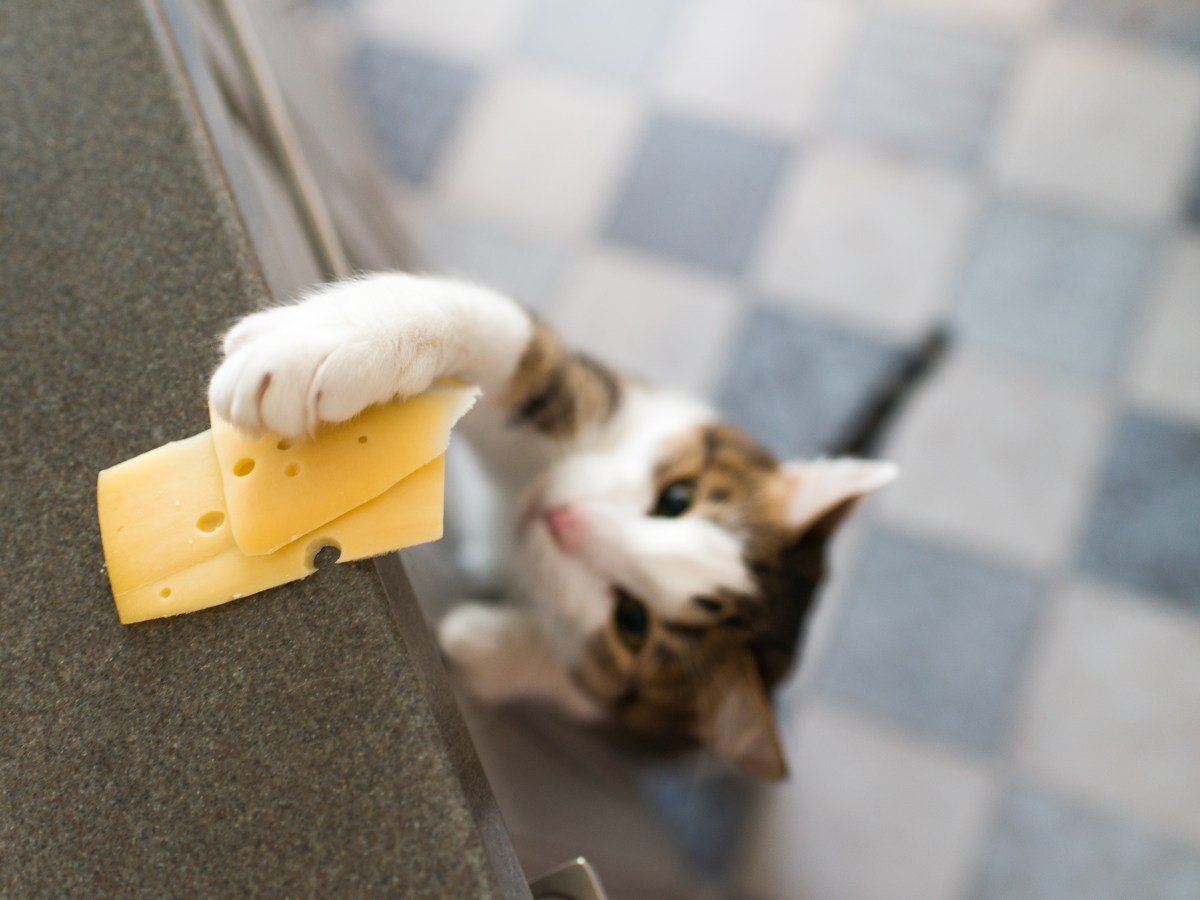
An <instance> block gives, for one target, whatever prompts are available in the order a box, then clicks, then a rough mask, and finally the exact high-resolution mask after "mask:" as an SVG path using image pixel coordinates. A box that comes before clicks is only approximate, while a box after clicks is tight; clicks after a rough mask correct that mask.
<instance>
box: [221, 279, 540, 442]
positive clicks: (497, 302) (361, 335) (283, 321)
mask: <svg viewBox="0 0 1200 900" xmlns="http://www.w3.org/2000/svg"><path fill="white" fill-rule="evenodd" d="M533 332H534V324H533V321H532V319H531V318H530V316H529V314H528V313H527V312H525V310H524V309H522V308H521V307H520V306H519V305H518V304H517V303H515V302H514V301H512V300H509V299H508V298H507V297H504V296H503V295H501V294H497V293H496V292H494V291H491V290H488V289H486V288H482V287H477V286H475V285H470V284H466V283H462V282H457V281H450V280H446V279H439V278H425V277H420V276H414V275H404V274H399V273H383V274H376V275H369V276H364V277H362V278H357V279H354V280H350V281H343V282H338V283H336V284H331V285H327V286H324V287H322V288H320V289H318V290H317V291H315V292H314V293H312V294H311V295H309V296H308V297H306V298H305V299H303V300H301V301H300V302H298V303H295V304H292V305H290V306H281V307H276V308H273V309H268V310H264V311H262V312H259V313H255V314H253V315H251V316H248V317H246V318H245V319H243V320H242V321H241V322H239V323H238V324H237V325H236V326H234V327H233V329H231V330H230V331H229V333H228V334H227V335H226V336H225V343H224V348H225V361H224V362H223V363H222V364H221V366H220V368H218V370H217V372H216V374H215V375H214V376H213V379H212V382H211V385H210V388H209V397H210V400H211V401H212V404H213V406H214V408H215V409H216V411H217V413H218V414H219V415H220V416H222V417H223V418H225V419H227V420H228V421H231V422H233V423H234V424H235V425H237V426H238V427H240V428H241V429H243V430H244V431H248V432H259V431H262V430H263V429H267V430H270V431H275V432H278V433H280V434H283V435H288V436H297V435H300V434H303V433H306V432H312V431H313V430H314V429H315V428H316V427H317V425H318V424H320V423H321V422H339V421H343V420H345V419H349V418H351V417H352V416H354V415H356V414H358V413H359V412H361V411H362V410H363V409H365V408H366V407H367V406H370V405H371V404H373V403H380V402H384V401H386V400H390V399H391V398H393V397H396V396H409V395H412V394H416V393H419V392H421V391H423V390H425V388H427V387H428V386H429V385H430V383H431V382H432V381H433V380H434V379H435V378H438V377H440V376H443V375H457V376H460V377H462V378H464V379H466V380H468V381H472V382H475V383H476V384H479V385H480V386H481V387H483V389H484V391H485V392H486V393H488V394H490V395H493V396H498V395H500V394H502V393H503V391H504V388H505V387H506V386H507V385H508V383H509V381H510V379H511V377H512V375H513V372H514V371H515V369H516V368H517V365H518V362H519V361H520V359H521V356H522V354H523V352H524V351H525V348H526V346H527V345H528V344H529V342H530V339H531V337H532V335H533Z"/></svg>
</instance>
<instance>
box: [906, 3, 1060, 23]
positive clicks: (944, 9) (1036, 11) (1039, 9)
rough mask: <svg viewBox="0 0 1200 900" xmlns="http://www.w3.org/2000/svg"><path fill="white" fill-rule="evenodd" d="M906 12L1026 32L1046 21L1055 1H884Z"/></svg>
mask: <svg viewBox="0 0 1200 900" xmlns="http://www.w3.org/2000/svg"><path fill="white" fill-rule="evenodd" d="M885 2H886V3H888V4H890V5H891V6H894V7H896V8H897V9H907V10H911V11H912V12H915V13H921V14H924V15H929V16H937V17H939V18H945V19H952V20H954V21H955V22H961V23H963V24H976V25H979V26H981V27H988V28H1000V29H1005V30H1018V29H1026V28H1030V27H1033V26H1036V25H1038V24H1040V23H1041V22H1043V21H1044V20H1045V19H1046V17H1047V16H1048V14H1049V13H1050V10H1051V9H1052V8H1053V7H1054V0H885Z"/></svg>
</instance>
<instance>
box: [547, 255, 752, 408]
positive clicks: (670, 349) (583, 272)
mask: <svg viewBox="0 0 1200 900" xmlns="http://www.w3.org/2000/svg"><path fill="white" fill-rule="evenodd" d="M740 315H741V309H740V307H739V305H738V303H737V301H736V298H735V296H734V293H733V289H732V287H731V286H730V285H729V283H727V282H725V281H723V280H721V279H718V278H714V277H712V276H709V275H706V274H703V273H700V272H694V271H690V270H687V269H684V268H682V267H678V266H674V265H671V264H668V263H664V262H660V261H658V260H655V259H653V258H651V257H648V256H642V255H638V254H635V253H630V252H626V251H622V250H616V249H612V248H603V247H601V248H597V249H595V250H592V251H590V252H588V253H587V254H585V255H584V256H583V257H581V258H580V259H579V261H578V262H577V264H576V265H575V266H574V267H573V270H572V271H571V272H569V273H568V275H567V276H566V278H565V283H564V286H563V290H562V292H561V296H560V298H559V302H558V303H557V305H556V306H555V308H554V312H553V313H552V316H551V320H552V322H553V323H554V324H555V325H556V326H557V327H558V329H559V330H560V332H561V333H562V335H563V337H564V338H565V339H566V340H567V342H568V343H570V344H572V345H573V346H576V347H579V348H581V349H583V350H586V351H587V352H589V353H591V354H593V355H594V356H596V357H597V358H598V359H601V360H603V361H604V362H607V363H609V364H611V365H614V366H616V367H617V368H619V369H621V370H623V371H626V372H630V373H633V374H637V375H640V376H641V377H644V378H647V379H649V380H651V381H653V382H655V383H657V384H663V385H667V386H669V387H673V388H676V389H679V390H684V391H688V392H691V393H694V394H697V395H699V396H702V397H707V396H708V395H709V394H710V393H711V392H712V390H713V389H714V388H715V386H716V380H717V378H718V376H719V375H720V372H721V367H722V364H723V363H724V362H725V359H726V357H727V355H728V354H727V352H726V348H727V346H728V344H729V341H730V340H731V339H732V337H733V332H734V331H735V329H736V326H737V323H738V321H739V320H740Z"/></svg>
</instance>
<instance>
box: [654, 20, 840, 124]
mask: <svg viewBox="0 0 1200 900" xmlns="http://www.w3.org/2000/svg"><path fill="white" fill-rule="evenodd" d="M857 21H858V16H857V13H856V11H855V10H854V8H853V7H852V6H851V5H849V4H844V3H838V2H833V0H739V2H737V3H730V2H727V0H699V2H696V3H694V4H692V7H691V9H689V10H687V11H686V14H685V16H684V17H683V21H682V24H681V26H680V28H679V33H678V34H676V35H675V37H674V39H673V40H672V41H670V42H669V43H668V45H667V46H666V47H665V48H664V50H663V59H662V62H661V64H660V67H659V69H658V72H657V76H656V78H655V84H656V87H657V91H658V93H659V94H660V95H661V96H662V97H664V98H665V99H666V100H667V101H668V102H669V103H670V104H672V105H675V106H677V107H679V108H682V109H685V110H687V111H691V112H696V113H699V114H707V115H712V116H715V117H718V118H721V119H724V120H726V121H730V122H735V123H742V124H745V125H748V126H750V127H758V128H763V129H766V130H769V131H771V132H776V133H783V134H791V133H794V132H795V131H796V130H798V129H800V128H804V127H807V126H810V125H812V124H813V123H814V122H815V121H816V119H817V117H818V115H819V114H820V111H821V108H822V104H823V102H824V99H825V94H826V92H827V89H828V87H829V84H830V81H831V79H832V78H833V77H834V75H835V73H836V68H837V64H838V62H839V61H840V60H841V57H842V55H843V52H844V50H845V48H846V46H847V44H848V43H849V41H850V38H851V37H852V34H853V31H854V26H855V24H856V23H857Z"/></svg>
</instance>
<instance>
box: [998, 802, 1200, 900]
mask: <svg viewBox="0 0 1200 900" xmlns="http://www.w3.org/2000/svg"><path fill="white" fill-rule="evenodd" d="M974 896H975V897H976V898H977V900H1064V898H1080V900H1083V898H1086V900H1131V898H1151V897H1152V898H1154V900H1192V898H1195V897H1197V896H1200V856H1197V855H1195V854H1193V853H1190V852H1188V851H1187V850H1184V849H1182V848H1179V847H1176V846H1173V845H1171V844H1168V843H1165V842H1162V841H1160V840H1158V839H1157V838H1155V837H1154V836H1153V835H1150V834H1147V833H1145V832H1142V831H1140V830H1138V829H1137V828H1135V827H1133V826H1132V825H1129V824H1126V823H1124V822H1120V821H1116V820H1112V819H1109V818H1107V817H1104V816H1101V815H1098V814H1095V813H1092V812H1088V811H1084V810H1081V809H1077V808H1074V807H1072V806H1071V805H1069V804H1067V803H1064V802H1062V801H1060V800H1058V799H1056V798H1054V797H1051V796H1048V795H1046V794H1043V793H1042V792H1040V791H1037V790H1035V789H1033V788H1029V787H1016V788H1013V789H1012V790H1011V791H1010V792H1009V794H1008V796H1007V797H1005V799H1004V801H1003V802H1002V803H1001V806H1000V816H999V821H998V822H997V825H996V830H995V833H994V834H993V837H992V841H991V844H990V846H989V847H988V848H987V850H986V851H985V856H984V862H983V867H982V870H981V873H980V880H979V884H978V886H977V890H976V891H975V894H974Z"/></svg>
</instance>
